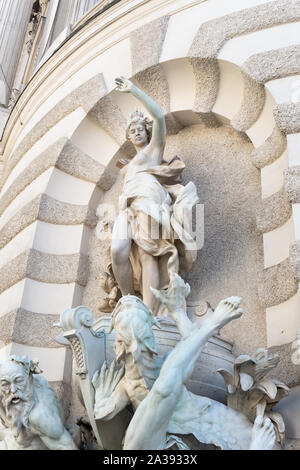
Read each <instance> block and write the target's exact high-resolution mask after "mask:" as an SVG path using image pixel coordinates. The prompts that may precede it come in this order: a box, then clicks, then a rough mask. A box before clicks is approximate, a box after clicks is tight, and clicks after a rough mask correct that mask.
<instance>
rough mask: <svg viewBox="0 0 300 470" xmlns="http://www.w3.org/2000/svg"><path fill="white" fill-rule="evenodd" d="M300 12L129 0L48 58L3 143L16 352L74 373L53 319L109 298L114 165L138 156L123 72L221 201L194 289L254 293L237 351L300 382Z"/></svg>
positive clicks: (205, 189)
mask: <svg viewBox="0 0 300 470" xmlns="http://www.w3.org/2000/svg"><path fill="white" fill-rule="evenodd" d="M299 16H300V8H299V2H298V1H294V0H292V1H291V0H276V1H266V0H245V1H243V2H240V1H239V0H228V1H226V2H224V1H223V0H206V1H199V2H195V1H191V0H173V1H172V2H170V1H158V0H152V1H150V2H143V1H135V2H134V1H133V0H126V1H124V2H123V1H122V2H121V3H120V4H117V3H116V4H115V5H114V6H112V7H111V8H109V9H107V10H105V11H104V12H103V13H102V14H101V15H98V16H95V17H94V18H93V19H92V20H90V21H89V22H87V23H86V25H85V26H84V27H83V28H82V29H80V30H78V33H75V34H73V35H72V37H70V39H69V40H68V41H67V42H66V43H65V44H64V45H63V46H61V47H60V48H59V49H58V50H57V52H56V53H54V54H53V56H51V58H49V59H48V60H47V61H45V62H44V64H43V65H41V67H40V68H39V70H38V71H37V73H36V74H35V76H34V77H33V78H32V80H31V81H30V83H29V84H28V86H27V88H26V89H25V90H24V92H23V94H22V95H21V97H20V98H19V101H18V111H17V110H16V109H13V111H12V113H11V116H10V118H9V121H8V123H7V126H6V129H5V132H4V135H3V139H2V142H1V154H2V156H3V160H4V169H3V174H2V178H1V198H0V214H1V215H0V246H1V249H2V250H1V256H0V257H1V260H2V261H1V267H0V277H1V278H2V283H1V288H2V291H1V293H0V300H1V302H0V305H1V313H0V319H2V321H1V324H2V325H3V326H2V327H1V328H0V339H1V341H2V342H3V349H2V350H1V354H5V353H6V352H7V351H8V350H12V351H13V350H18V351H21V350H22V351H23V354H27V353H28V354H30V355H32V353H33V352H34V356H38V357H40V358H41V366H42V368H43V369H44V371H45V376H46V377H47V378H48V379H50V380H51V381H52V382H55V383H56V384H59V383H67V382H68V380H69V378H68V375H67V374H66V373H65V371H66V370H69V369H70V364H69V362H68V360H67V359H66V361H65V363H64V364H65V365H64V366H63V365H61V366H60V367H58V368H56V369H55V370H53V367H52V365H53V364H55V363H56V362H57V361H58V360H62V363H63V358H64V357H65V354H66V353H65V349H64V348H63V347H61V346H59V345H57V344H56V343H54V342H52V341H53V340H52V338H53V337H55V336H56V335H57V334H58V333H59V330H57V329H55V328H53V326H52V322H51V319H53V320H54V321H55V320H57V316H58V315H59V313H60V312H61V311H62V310H63V309H64V308H67V307H70V306H75V305H79V304H81V303H82V302H83V303H87V304H88V305H89V306H92V308H93V310H94V309H95V308H96V306H97V305H96V304H97V303H98V295H99V300H100V296H101V295H102V294H101V291H100V288H99V286H98V277H97V276H98V275H99V270H100V268H101V267H102V266H103V265H102V264H100V259H101V256H102V251H101V247H99V244H98V243H97V240H96V238H95V225H96V218H95V210H96V207H97V205H98V203H99V202H100V201H101V200H102V198H103V197H104V198H110V197H114V198H116V193H115V191H116V184H115V185H114V186H113V184H114V182H115V178H116V173H117V172H116V170H115V161H116V160H117V158H118V157H119V156H120V154H122V153H125V154H126V153H128V152H129V153H130V148H128V146H126V144H125V139H124V136H125V132H124V131H125V124H126V118H127V115H128V113H129V111H130V110H132V108H134V106H135V104H136V103H135V101H134V100H133V98H132V97H130V96H128V95H120V94H117V93H116V92H115V91H113V89H114V77H115V76H118V75H124V76H127V77H129V78H130V77H134V78H135V79H136V80H137V81H138V83H139V84H140V85H141V86H142V87H143V88H144V89H145V91H146V92H148V93H149V94H150V95H151V96H153V98H154V99H156V100H157V101H158V102H159V104H160V105H161V107H162V109H163V110H164V113H165V115H166V120H167V127H168V142H169V146H170V147H169V148H170V152H171V153H172V154H174V153H179V154H180V155H181V156H182V157H183V158H184V159H185V160H186V163H187V165H188V166H187V170H186V175H187V176H186V178H187V180H189V179H191V180H193V181H194V182H196V184H198V185H199V193H200V198H201V202H204V203H205V207H206V206H207V207H206V209H205V211H206V217H207V224H206V225H207V229H208V234H209V236H208V239H207V240H206V245H205V247H204V249H203V250H202V252H201V253H200V256H199V260H198V264H197V268H196V271H195V273H194V276H193V275H189V276H188V279H189V281H190V282H191V283H192V284H193V295H194V296H196V297H197V296H199V298H201V299H206V300H209V301H211V303H212V304H213V305H215V304H216V302H217V301H218V300H219V299H220V298H221V297H223V296H225V295H228V294H236V295H242V296H244V297H245V316H244V318H243V320H240V323H239V325H242V327H241V326H239V325H238V324H236V325H234V326H230V327H228V328H227V329H226V330H224V335H225V337H227V338H229V339H230V340H234V341H235V343H236V350H237V351H238V352H245V353H247V352H252V351H253V350H254V349H255V348H256V347H257V346H262V347H263V346H269V347H274V348H279V350H280V351H282V353H283V361H282V364H283V366H282V367H281V369H280V374H281V377H284V378H285V379H286V380H287V381H288V382H289V381H290V382H291V383H293V384H295V383H298V382H299V374H300V371H298V372H297V370H296V368H294V369H292V368H290V359H289V355H288V349H289V347H290V346H289V343H290V342H291V341H293V340H294V338H295V335H296V330H297V328H298V327H299V326H300V315H299V312H300V298H299V289H298V288H299V278H300V277H299V240H300V238H299V237H300V233H299V232H300V228H299V226H300V222H299V221H300V211H299V207H300V199H299V190H298V188H299V168H298V167H299V166H300V160H299V151H298V148H299V145H298V144H299V131H300V120H299V96H300V94H299V93H298V91H297V90H298V88H297V83H298V82H297V80H298V78H297V76H298V74H299V72H300V69H299V60H298V59H299ZM187 25H188V26H187ZM297 58H298V59H297ZM20 116H21V119H22V122H23V125H22V126H21V124H20ZM220 123H221V124H223V126H220ZM193 126H195V127H193ZM204 129H205V131H204ZM202 155H205V157H206V158H207V160H202V157H201V156H202ZM189 164H190V167H189ZM222 170H223V175H224V182H223V180H222ZM195 175H196V176H195ZM225 176H226V178H225ZM195 179H196V181H195ZM187 180H186V181H187ZM210 181H211V184H210ZM222 183H223V184H224V185H223V186H222ZM239 185H240V186H239ZM220 187H221V190H222V191H224V189H225V188H228V191H226V194H225V195H224V197H227V199H226V201H227V204H228V205H229V207H227V208H226V211H227V212H225V213H224V212H223V208H222V207H220V204H221V203H222V202H223V200H220V195H218V192H217V189H218V188H220ZM221 194H222V192H221ZM239 198H241V199H240V200H241V203H240V204H239ZM223 199H224V198H223ZM248 201H249V203H248ZM230 205H231V207H232V210H231V211H230ZM237 211H238V214H239V217H238V220H237ZM225 214H227V217H226V220H224V216H225ZM226 222H227V223H226ZM233 222H235V224H233ZM238 223H240V225H241V228H242V230H241V232H240V233H241V238H239V236H238V235H239V232H238V231H237V229H236V224H238ZM223 231H224V232H223ZM220 234H221V235H220ZM232 234H233V235H232ZM214 237H215V239H214ZM66 239H67V240H68V242H66ZM89 243H90V244H89ZM20 246H21V247H22V250H21V248H20ZM87 256H88V257H89V270H86V269H85V268H84V266H85V263H86V262H87V260H86V257H87ZM98 260H99V268H98V267H97V266H98V264H97V263H98ZM83 273H85V274H84V275H83ZM85 276H86V277H85ZM214 276H216V277H214ZM196 279H197V280H198V281H196ZM244 279H245V280H244ZM214 282H215V285H216V286H217V287H218V289H217V290H214V289H213V284H214ZM233 289H234V292H232V290H233ZM237 290H238V291H237ZM197 298H198V297H197ZM95 313H96V312H95ZM23 322H24V323H23ZM31 322H32V323H33V324H35V325H39V328H38V329H33V328H32V329H30V328H28V326H27V325H28V324H31ZM237 323H238V322H237ZM5 325H7V328H6V327H5ZM20 325H24V327H21V326H20ZM59 358H60V359H59ZM288 368H290V369H289V370H290V371H291V372H290V376H289V377H286V371H287V369H288ZM280 374H279V375H280ZM57 386H59V385H57Z"/></svg>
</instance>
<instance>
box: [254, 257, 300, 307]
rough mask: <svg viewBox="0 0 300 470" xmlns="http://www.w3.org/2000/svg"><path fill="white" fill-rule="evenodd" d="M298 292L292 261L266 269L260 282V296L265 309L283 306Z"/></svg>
mask: <svg viewBox="0 0 300 470" xmlns="http://www.w3.org/2000/svg"><path fill="white" fill-rule="evenodd" d="M297 290H298V282H297V281H296V278H295V275H294V271H293V269H292V266H291V262H290V259H289V258H287V259H286V260H285V261H282V262H281V263H279V264H276V265H275V266H271V267H270V268H266V269H264V271H263V273H262V274H261V275H260V277H259V280H258V295H259V299H260V302H261V304H262V305H263V306H264V307H272V306H273V305H278V304H281V303H282V302H285V301H286V300H288V299H289V298H291V297H292V296H293V295H294V294H296V292H297Z"/></svg>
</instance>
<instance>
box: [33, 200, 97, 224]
mask: <svg viewBox="0 0 300 470" xmlns="http://www.w3.org/2000/svg"><path fill="white" fill-rule="evenodd" d="M38 219H39V220H41V221H43V222H48V223H50V224H58V225H80V224H85V225H87V226H88V227H90V228H94V227H95V226H96V225H97V217H96V213H95V211H94V210H93V209H89V208H88V206H80V205H76V204H69V203H67V202H61V201H58V200H57V199H54V198H52V197H50V196H48V195H47V194H43V195H42V198H41V203H40V208H39V212H38Z"/></svg>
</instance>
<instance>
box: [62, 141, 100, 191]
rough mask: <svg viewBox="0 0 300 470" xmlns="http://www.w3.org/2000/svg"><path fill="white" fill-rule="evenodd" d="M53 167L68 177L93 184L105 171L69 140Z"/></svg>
mask: <svg viewBox="0 0 300 470" xmlns="http://www.w3.org/2000/svg"><path fill="white" fill-rule="evenodd" d="M55 166H56V168H58V169H59V170H61V171H64V172H65V173H67V174H69V175H72V176H75V177H76V178H79V179H82V180H85V181H89V182H91V183H95V184H97V183H98V181H99V180H100V178H101V177H102V175H103V173H104V170H105V166H104V165H101V163H98V162H97V161H96V160H94V159H93V158H91V157H89V156H88V155H86V154H85V153H84V152H83V151H82V150H80V149H79V148H78V147H77V146H76V145H74V144H73V143H72V142H71V141H70V140H68V141H67V142H66V143H65V145H64V147H63V149H62V151H61V153H60V154H59V157H58V159H57V161H56V164H55Z"/></svg>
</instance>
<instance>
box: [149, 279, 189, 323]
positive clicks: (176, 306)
mask: <svg viewBox="0 0 300 470" xmlns="http://www.w3.org/2000/svg"><path fill="white" fill-rule="evenodd" d="M150 289H151V292H153V294H154V296H155V297H156V298H157V299H158V300H159V301H160V302H161V303H162V304H164V305H166V307H167V309H168V311H169V313H170V314H171V315H172V314H173V313H174V312H178V311H184V310H185V308H184V306H185V299H186V297H187V296H188V295H189V293H190V286H189V285H188V284H186V283H185V282H184V280H183V279H181V277H180V276H179V275H178V274H176V273H172V274H171V275H170V284H169V287H168V289H167V290H157V289H154V288H153V287H150Z"/></svg>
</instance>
